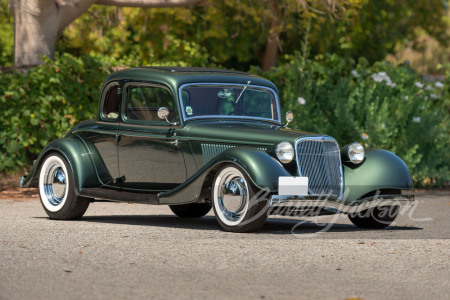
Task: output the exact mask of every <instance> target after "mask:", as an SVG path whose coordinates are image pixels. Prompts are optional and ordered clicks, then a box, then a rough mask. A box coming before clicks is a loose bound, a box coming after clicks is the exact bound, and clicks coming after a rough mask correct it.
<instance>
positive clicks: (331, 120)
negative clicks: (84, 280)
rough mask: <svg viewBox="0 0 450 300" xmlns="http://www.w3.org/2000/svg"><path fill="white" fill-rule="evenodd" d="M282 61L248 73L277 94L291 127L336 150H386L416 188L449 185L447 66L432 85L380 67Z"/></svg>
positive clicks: (329, 59) (330, 59)
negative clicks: (351, 146) (290, 115)
mask: <svg viewBox="0 0 450 300" xmlns="http://www.w3.org/2000/svg"><path fill="white" fill-rule="evenodd" d="M288 60H289V62H288V63H287V64H284V65H282V66H279V67H277V68H273V69H271V70H269V71H267V72H261V70H259V69H257V68H256V69H254V70H253V72H254V73H257V74H260V75H262V76H264V77H266V78H268V79H270V80H272V81H273V82H274V83H275V84H276V85H277V86H278V87H279V89H280V95H281V101H282V106H283V109H284V110H286V111H287V110H291V111H293V112H294V115H295V119H294V122H293V123H292V126H291V127H293V128H298V129H301V130H305V131H311V132H317V133H323V134H328V135H330V136H333V137H335V138H336V139H337V140H338V142H339V143H340V145H345V144H348V143H351V142H355V141H358V142H361V143H362V144H364V146H365V147H374V148H382V149H387V150H390V151H392V152H394V153H396V154H397V155H398V156H400V157H401V158H402V159H403V160H404V161H405V163H406V164H407V165H408V167H409V169H410V171H411V175H412V177H413V179H414V182H415V185H416V187H421V186H427V185H428V186H429V185H437V184H442V183H444V182H448V181H449V180H450V178H449V177H450V176H449V166H450V156H449V150H450V149H449V136H448V133H449V108H450V105H449V104H450V66H447V67H446V77H445V82H444V83H442V82H439V83H438V82H424V81H423V80H422V78H421V76H419V75H417V74H416V73H415V72H414V71H413V70H411V69H410V68H408V67H407V66H397V67H394V66H392V65H389V64H387V63H384V62H380V63H376V64H374V65H373V66H369V65H368V63H367V61H366V60H364V59H360V61H359V62H358V63H355V62H353V61H348V60H344V59H342V58H340V57H338V56H336V55H326V56H319V57H316V58H315V59H314V60H303V59H302V58H301V55H300V54H297V55H295V56H293V57H288ZM441 67H442V66H441Z"/></svg>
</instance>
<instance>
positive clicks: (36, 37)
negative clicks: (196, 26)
mask: <svg viewBox="0 0 450 300" xmlns="http://www.w3.org/2000/svg"><path fill="white" fill-rule="evenodd" d="M200 1H201V0H73V1H68V0H10V10H11V13H12V15H13V17H14V64H15V66H16V67H24V66H32V65H38V64H40V63H42V61H41V56H42V55H45V56H48V57H53V55H54V52H55V46H56V41H57V40H58V37H59V36H60V35H61V33H62V32H63V30H64V29H65V28H66V27H67V26H68V25H69V24H71V23H72V22H73V21H74V20H75V19H77V18H78V17H79V16H80V15H82V14H83V13H84V12H85V11H87V10H88V9H89V7H90V6H92V5H93V4H101V5H114V6H127V7H145V8H149V7H176V6H187V5H192V4H195V3H198V2H200Z"/></svg>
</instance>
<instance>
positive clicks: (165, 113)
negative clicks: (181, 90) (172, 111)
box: [158, 107, 169, 121]
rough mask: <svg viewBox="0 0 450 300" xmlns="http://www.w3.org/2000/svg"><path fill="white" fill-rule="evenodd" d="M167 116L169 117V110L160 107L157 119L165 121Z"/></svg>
mask: <svg viewBox="0 0 450 300" xmlns="http://www.w3.org/2000/svg"><path fill="white" fill-rule="evenodd" d="M168 116H169V109H168V108H167V107H160V108H159V109H158V117H159V118H160V119H165V120H166V121H167V117H168Z"/></svg>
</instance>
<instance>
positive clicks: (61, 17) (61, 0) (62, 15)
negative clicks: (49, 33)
mask: <svg viewBox="0 0 450 300" xmlns="http://www.w3.org/2000/svg"><path fill="white" fill-rule="evenodd" d="M55 2H56V5H57V7H58V33H59V34H61V33H62V32H63V30H64V29H65V28H66V27H67V26H69V25H70V24H71V23H72V22H73V21H75V20H76V19H77V18H78V17H79V16H81V15H82V14H83V13H85V12H86V11H87V10H88V9H89V7H91V5H92V4H95V2H96V0H75V1H67V0H55Z"/></svg>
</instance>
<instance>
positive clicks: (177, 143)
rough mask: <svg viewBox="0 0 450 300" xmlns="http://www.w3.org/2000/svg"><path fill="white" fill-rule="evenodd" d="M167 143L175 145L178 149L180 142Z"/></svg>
mask: <svg viewBox="0 0 450 300" xmlns="http://www.w3.org/2000/svg"><path fill="white" fill-rule="evenodd" d="M167 143H168V144H172V145H174V146H175V147H178V145H179V142H178V140H174V141H170V142H167Z"/></svg>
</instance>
